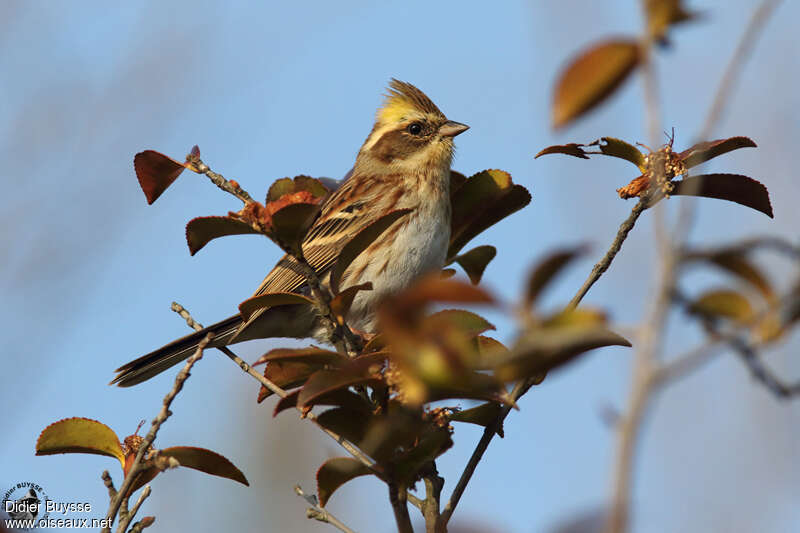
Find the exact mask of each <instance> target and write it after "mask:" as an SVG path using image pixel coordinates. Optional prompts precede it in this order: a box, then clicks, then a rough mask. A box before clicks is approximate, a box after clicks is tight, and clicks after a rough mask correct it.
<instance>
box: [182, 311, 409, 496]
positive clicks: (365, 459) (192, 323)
mask: <svg viewBox="0 0 800 533" xmlns="http://www.w3.org/2000/svg"><path fill="white" fill-rule="evenodd" d="M171 309H172V310H173V311H175V312H176V313H178V314H179V315H180V316H181V317H183V319H184V320H186V323H187V324H188V325H189V327H191V328H192V329H194V330H196V331H199V330H201V329H203V325H202V324H200V323H199V322H197V321H196V320H195V319H194V318H193V317H192V315H191V314H190V313H189V311H187V310H186V308H184V307H183V306H182V305H181V304H179V303H177V302H172V307H171ZM217 349H218V350H220V351H221V352H222V353H224V354H225V355H227V356H228V358H229V359H231V360H232V361H233V362H234V363H236V364H237V365H238V366H239V368H241V369H242V370H243V371H244V372H246V373H247V374H249V375H250V376H251V377H253V378H254V379H255V380H256V381H258V382H259V383H261V384H262V385H263V386H265V387H266V388H267V389H269V390H270V391H271V392H272V393H274V394H276V395H277V396H278V397H280V398H285V397H286V396H288V395H289V393H288V392H286V391H285V390H284V389H282V388H281V387H279V386H278V385H276V384H275V383H273V382H272V381H270V380H269V379H267V378H266V377H264V376H263V375H262V374H259V373H258V372H256V371H255V370H253V367H252V366H250V365H249V364H248V363H247V362H246V361H244V360H243V359H242V358H241V357H239V356H238V355H236V354H235V353H233V351H231V350H230V349H229V348H228V347H227V346H218V347H217ZM295 409H297V410H298V411H299V412H300V413H301V414H303V415H304V417H305V418H306V419H307V420H310V421H311V422H312V423H313V424H314V425H316V426H317V427H318V428H320V429H321V430H322V432H323V433H325V434H326V435H328V436H329V437H330V438H332V439H333V440H335V441H336V443H337V444H339V446H341V447H342V448H344V449H345V450H346V451H347V452H348V453H349V454H350V455H352V456H353V457H355V458H356V459H358V460H359V461H361V462H362V463H363V464H364V465H366V466H368V467H369V468H370V469H374V468H375V461H373V460H372V459H371V458H370V457H369V456H368V455H366V454H365V453H364V452H362V451H361V450H359V449H358V448H357V447H356V446H355V445H354V444H352V443H351V442H350V441H348V440H347V439H345V438H344V437H342V436H341V435H339V434H338V433H336V432H334V431H331V430H330V429H328V428H326V427H324V426H322V425H321V424H320V423H319V421H318V420H317V417H316V415H314V413H312V412H308V413H304V412H303V410H302V409H301V408H299V407H295ZM417 502H419V505H421V502H420V501H419V500H418V499H417ZM419 505H418V506H419Z"/></svg>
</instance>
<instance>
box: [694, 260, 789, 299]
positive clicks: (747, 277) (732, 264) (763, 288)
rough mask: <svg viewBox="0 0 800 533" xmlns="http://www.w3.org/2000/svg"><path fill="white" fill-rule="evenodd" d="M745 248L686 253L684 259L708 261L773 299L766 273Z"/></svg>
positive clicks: (767, 297)
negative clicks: (747, 254)
mask: <svg viewBox="0 0 800 533" xmlns="http://www.w3.org/2000/svg"><path fill="white" fill-rule="evenodd" d="M746 252H747V251H746V250H744V249H741V248H738V247H733V248H728V249H723V250H719V251H717V252H714V253H711V254H707V253H702V252H701V253H688V254H686V255H684V259H685V260H686V261H708V262H710V263H711V264H713V265H715V266H717V267H719V268H721V269H723V270H725V271H727V272H729V273H730V274H733V275H734V276H736V277H738V278H739V279H741V280H744V281H746V282H747V283H749V284H751V285H752V286H753V287H755V288H756V289H758V291H759V292H760V293H761V294H762V295H763V296H764V298H765V299H766V300H767V301H768V302H769V301H773V300H774V299H775V291H774V290H773V288H772V285H771V284H770V282H769V280H767V277H766V275H765V274H764V273H763V272H762V271H761V269H760V268H758V267H757V266H756V265H755V264H754V263H753V262H752V261H750V260H749V259H748V258H747V256H746Z"/></svg>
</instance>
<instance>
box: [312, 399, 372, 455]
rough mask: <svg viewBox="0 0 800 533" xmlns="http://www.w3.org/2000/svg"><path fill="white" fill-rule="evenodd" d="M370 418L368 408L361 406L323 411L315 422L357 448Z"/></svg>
mask: <svg viewBox="0 0 800 533" xmlns="http://www.w3.org/2000/svg"><path fill="white" fill-rule="evenodd" d="M371 418H372V417H371V414H370V412H369V409H368V407H367V406H366V405H364V404H361V405H360V406H359V408H358V409H351V408H347V407H334V408H333V409H328V410H327V411H323V412H322V413H320V414H319V416H317V422H318V423H319V424H320V425H321V426H322V427H324V428H327V429H329V430H331V431H333V432H334V433H337V434H338V435H339V436H341V437H344V438H345V439H347V440H349V441H350V442H352V443H353V444H355V445H356V446H358V444H359V443H360V442H361V441H362V440H363V439H364V436H365V435H366V433H367V426H368V425H369V423H370V422H371Z"/></svg>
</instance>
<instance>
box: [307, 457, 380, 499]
mask: <svg viewBox="0 0 800 533" xmlns="http://www.w3.org/2000/svg"><path fill="white" fill-rule="evenodd" d="M369 474H372V471H371V470H370V469H369V468H368V467H367V466H366V465H365V464H364V463H362V462H361V461H359V460H357V459H353V458H352V457H334V458H333V459H328V460H327V461H325V463H323V464H322V466H321V467H319V470H317V494H318V495H319V505H320V507H325V505H327V503H328V500H329V499H330V497H331V495H332V494H333V493H334V492H335V491H336V489H338V488H339V487H341V486H342V485H344V484H345V483H347V482H348V481H350V480H351V479H353V478H357V477H359V476H366V475H369Z"/></svg>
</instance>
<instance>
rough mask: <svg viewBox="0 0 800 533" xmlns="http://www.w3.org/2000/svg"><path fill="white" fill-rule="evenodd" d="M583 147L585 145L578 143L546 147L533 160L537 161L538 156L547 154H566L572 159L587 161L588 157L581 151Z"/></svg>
mask: <svg viewBox="0 0 800 533" xmlns="http://www.w3.org/2000/svg"><path fill="white" fill-rule="evenodd" d="M584 146H586V145H585V144H578V143H569V144H561V145H553V146H548V147H547V148H545V149H544V150H541V151H540V152H539V153H538V154H536V155H535V156H534V157H533V158H534V159H537V158H538V157H539V156H542V155H547V154H566V155H571V156H574V157H580V158H581V159H589V156H588V155H586V152H585V151H584V149H583V147H584Z"/></svg>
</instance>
